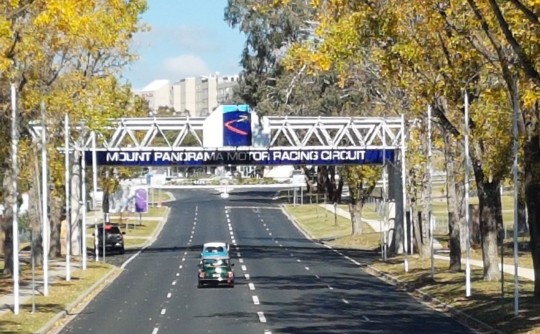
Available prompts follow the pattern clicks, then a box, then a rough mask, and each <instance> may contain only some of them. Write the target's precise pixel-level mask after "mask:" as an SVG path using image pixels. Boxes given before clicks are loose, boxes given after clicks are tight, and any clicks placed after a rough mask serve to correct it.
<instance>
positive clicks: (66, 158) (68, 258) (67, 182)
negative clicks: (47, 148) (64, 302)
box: [64, 113, 71, 281]
mask: <svg viewBox="0 0 540 334" xmlns="http://www.w3.org/2000/svg"><path fill="white" fill-rule="evenodd" d="M64 134H65V137H64V164H65V171H64V173H65V174H64V179H65V181H64V187H65V190H64V191H65V193H66V218H65V220H66V222H67V226H66V281H71V212H70V203H69V200H70V192H69V190H70V189H69V188H70V182H71V181H70V177H69V174H70V173H69V115H68V114H67V113H66V115H65V116H64Z"/></svg>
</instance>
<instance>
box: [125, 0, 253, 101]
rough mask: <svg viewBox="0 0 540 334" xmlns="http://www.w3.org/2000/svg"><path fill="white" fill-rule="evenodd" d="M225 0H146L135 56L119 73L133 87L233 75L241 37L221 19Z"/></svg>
mask: <svg viewBox="0 0 540 334" xmlns="http://www.w3.org/2000/svg"><path fill="white" fill-rule="evenodd" d="M226 5H227V0H148V9H147V11H146V12H145V13H144V14H143V15H142V22H143V23H145V24H146V25H147V26H148V27H149V28H150V31H148V32H142V33H138V34H137V35H135V37H134V41H133V44H132V45H133V46H132V47H133V50H134V51H135V52H136V53H138V55H139V59H138V60H137V61H135V62H134V63H132V64H131V65H128V67H127V68H126V69H125V70H124V71H123V73H122V77H123V79H124V80H126V81H128V82H130V83H131V85H132V87H133V88H134V89H136V90H139V89H142V88H143V87H144V86H146V85H147V84H149V83H150V82H152V81H153V80H159V79H168V80H171V81H173V82H174V81H177V80H180V79H182V78H185V77H190V76H201V75H208V74H214V73H216V72H218V73H219V74H220V75H228V74H238V73H239V72H240V65H239V64H238V63H239V60H240V55H241V52H242V49H243V46H244V42H245V37H244V36H243V35H242V34H240V32H239V31H238V30H237V29H233V28H231V27H229V26H228V25H227V23H226V22H225V21H224V20H223V16H224V9H225V7H226Z"/></svg>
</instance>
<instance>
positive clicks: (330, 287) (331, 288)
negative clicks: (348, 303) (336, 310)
mask: <svg viewBox="0 0 540 334" xmlns="http://www.w3.org/2000/svg"><path fill="white" fill-rule="evenodd" d="M328 289H330V290H334V288H333V287H332V286H330V285H328ZM344 300H345V299H344Z"/></svg>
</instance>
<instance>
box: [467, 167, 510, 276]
mask: <svg viewBox="0 0 540 334" xmlns="http://www.w3.org/2000/svg"><path fill="white" fill-rule="evenodd" d="M473 162H474V163H473V168H474V175H475V178H476V185H477V188H478V203H479V208H480V235H481V238H482V260H483V262H484V280H485V281H498V280H500V270H499V261H498V247H497V245H498V242H497V241H498V234H499V233H498V232H499V231H500V230H501V228H502V223H503V221H502V208H501V193H500V188H499V187H500V181H499V180H492V181H491V182H489V181H487V178H486V176H485V175H484V172H483V170H482V168H481V165H480V164H479V163H477V161H475V159H474V158H473Z"/></svg>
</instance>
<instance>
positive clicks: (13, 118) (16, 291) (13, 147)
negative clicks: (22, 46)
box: [11, 84, 19, 314]
mask: <svg viewBox="0 0 540 334" xmlns="http://www.w3.org/2000/svg"><path fill="white" fill-rule="evenodd" d="M17 135H18V134H17V92H16V89H15V85H14V84H11V172H12V174H13V184H12V186H13V195H14V196H15V200H14V201H13V207H12V210H13V225H12V228H13V232H12V233H13V313H15V314H19V222H18V220H17V218H18V217H17V213H18V211H19V210H18V207H17V197H18V191H19V190H18V188H17V176H18V166H17V145H18V138H17Z"/></svg>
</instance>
